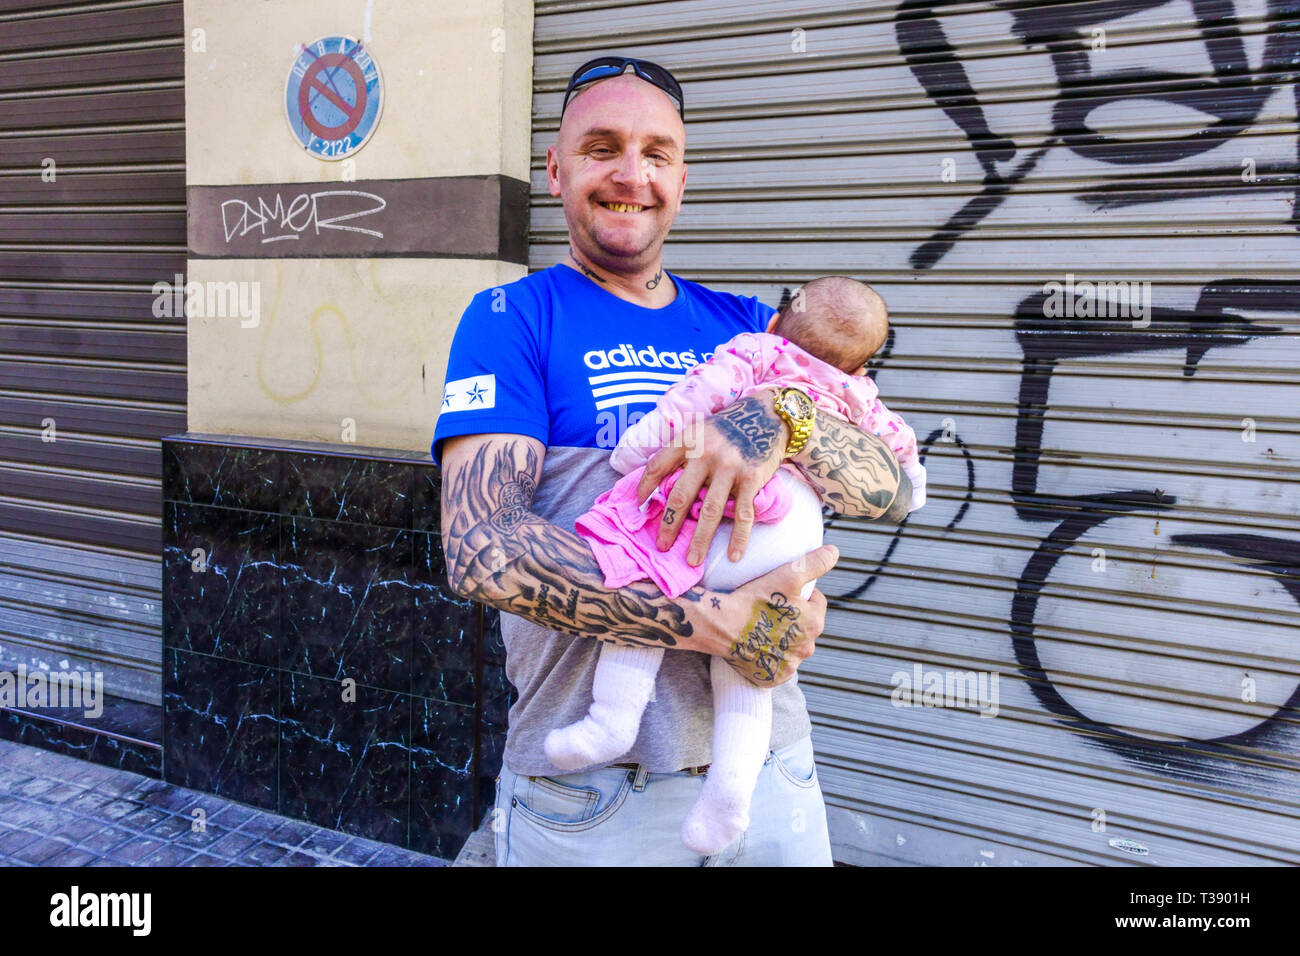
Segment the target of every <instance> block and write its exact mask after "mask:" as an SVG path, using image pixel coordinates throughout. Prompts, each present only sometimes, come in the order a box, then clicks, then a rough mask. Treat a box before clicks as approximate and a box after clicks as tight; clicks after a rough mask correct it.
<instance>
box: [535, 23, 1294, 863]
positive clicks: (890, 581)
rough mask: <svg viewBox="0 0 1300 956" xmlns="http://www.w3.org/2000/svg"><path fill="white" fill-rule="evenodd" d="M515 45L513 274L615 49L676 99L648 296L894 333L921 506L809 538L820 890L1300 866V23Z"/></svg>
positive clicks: (562, 31) (551, 233) (733, 31)
mask: <svg viewBox="0 0 1300 956" xmlns="http://www.w3.org/2000/svg"><path fill="white" fill-rule="evenodd" d="M534 42H535V49H534V56H535V59H534V69H535V88H534V101H533V129H534V135H533V183H532V192H533V195H532V223H531V257H530V267H531V268H533V269H541V268H544V267H546V266H549V265H551V264H553V263H554V262H557V261H558V260H559V259H560V258H562V257H563V255H564V253H565V239H564V236H565V226H564V219H563V214H562V210H561V208H560V206H559V203H558V201H557V200H555V199H553V198H552V197H551V196H550V195H549V194H548V192H547V189H546V177H545V169H544V163H545V151H546V147H547V146H548V145H550V144H551V143H552V142H553V140H554V134H555V130H556V128H557V125H558V115H559V106H560V100H561V97H562V94H563V89H564V83H565V80H566V79H567V75H568V73H569V72H570V71H571V70H572V69H573V67H575V66H576V65H577V64H578V63H580V62H581V61H582V60H583V59H585V58H587V57H589V56H594V55H597V54H598V53H601V52H610V51H622V52H625V53H627V54H629V55H633V56H644V57H647V58H649V59H652V60H655V61H657V62H660V63H663V64H665V65H666V66H668V67H669V68H671V69H673V70H674V71H675V72H676V74H677V76H678V77H679V78H680V79H681V81H682V83H683V86H684V88H685V91H686V97H687V118H688V121H687V159H688V162H689V164H690V171H689V176H688V180H687V192H686V203H685V205H684V206H683V209H682V213H681V215H680V217H679V218H678V221H677V224H676V226H675V228H674V230H673V232H672V234H671V237H670V243H669V246H668V248H667V249H666V251H665V261H666V262H667V264H668V265H669V267H670V268H673V269H674V270H676V271H678V272H680V273H682V274H683V275H686V276H688V277H690V278H692V279H697V280H700V281H703V282H705V283H708V284H710V285H712V286H715V287H718V288H722V289H727V290H730V291H734V292H739V293H744V294H752V295H758V296H759V297H760V298H762V299H763V300H764V301H767V302H769V303H772V304H774V305H775V304H777V303H778V302H779V301H780V300H781V299H782V297H783V296H784V295H786V294H788V290H789V289H790V288H792V287H793V286H796V285H797V284H798V283H800V282H802V281H805V280H807V279H810V278H812V277H815V276H818V275H825V274H830V273H845V274H848V275H853V276H856V277H859V278H862V279H865V280H867V281H869V282H871V283H872V284H873V285H874V286H875V287H876V288H877V289H879V290H880V292H881V293H882V294H883V295H884V297H885V299H886V300H887V302H888V303H889V305H890V309H891V316H892V324H893V329H892V335H891V339H890V342H889V343H888V345H887V347H886V349H885V351H884V353H883V354H882V356H881V360H880V361H879V362H878V363H877V364H878V368H877V370H876V376H877V381H878V383H879V385H880V388H881V395H882V398H883V399H884V400H885V401H886V402H887V403H888V404H889V405H890V406H891V407H892V408H894V409H895V410H897V411H898V412H900V413H901V414H903V415H904V416H905V417H906V418H907V419H908V420H909V422H910V423H911V424H912V426H913V427H914V428H915V429H916V432H917V434H918V436H919V437H921V438H922V439H924V440H925V444H926V446H927V449H928V450H927V462H926V464H927V468H928V469H929V472H930V501H929V504H928V505H927V507H926V508H925V509H924V510H922V511H921V512H919V513H917V514H916V515H914V516H913V517H912V518H911V519H909V521H908V522H907V524H906V526H905V528H904V529H903V530H902V531H901V533H895V532H894V531H893V530H892V529H889V528H885V527H876V526H872V525H871V524H869V523H866V522H861V521H855V520H846V519H836V520H834V521H832V523H831V527H830V529H829V531H828V536H827V539H828V540H829V541H832V542H833V543H835V544H836V545H838V546H839V548H840V551H841V553H842V556H843V557H842V560H841V562H840V565H839V566H838V568H837V569H836V571H835V572H834V573H832V574H831V575H828V576H827V577H826V578H824V579H823V580H822V582H821V587H822V589H823V590H824V591H825V593H826V594H827V596H828V598H830V604H831V610H830V612H829V614H828V621H827V629H826V633H825V635H824V636H823V638H822V639H821V640H820V642H819V644H818V652H817V654H816V655H815V656H814V657H813V658H811V659H810V660H809V661H808V662H807V663H806V664H805V665H804V666H803V667H802V668H801V670H800V675H801V685H802V687H803V688H804V692H805V694H806V696H807V698H808V703H809V709H810V711H811V713H812V717H813V722H814V727H815V729H814V741H815V743H816V746H817V751H818V755H819V767H820V773H821V781H822V786H823V789H824V791H825V794H826V799H827V805H828V812H829V816H830V821H831V831H832V842H833V845H834V848H835V853H836V858H837V859H839V860H842V861H845V862H850V863H870V862H890V863H919V864H935V863H938V864H958V863H965V864H976V865H980V864H990V865H1009V864H1038V863H1067V864H1068V863H1084V864H1088V863H1117V862H1118V863H1137V864H1150V863H1156V864H1225V863H1242V862H1252V863H1267V862H1290V863H1296V862H1300V811H1298V810H1297V806H1296V802H1295V793H1296V792H1297V788H1298V786H1300V711H1298V710H1297V704H1300V664H1298V663H1297V652H1298V651H1300V642H1298V641H1297V637H1296V636H1297V634H1300V470H1298V469H1297V465H1296V463H1297V460H1300V374H1297V373H1300V269H1297V263H1300V236H1297V226H1298V225H1300V213H1298V212H1297V210H1296V205H1295V201H1296V196H1297V189H1298V187H1300V167H1298V165H1297V112H1296V110H1297V96H1298V94H1297V72H1300V3H1297V2H1296V0H1236V2H1233V0H1194V2H1177V3H1158V2H1150V0H1087V2H1077V3H1031V2H1007V0H995V2H983V3H943V2H936V0H904V2H902V3H901V4H900V3H893V2H891V3H843V2H835V0H830V2H827V0H807V2H805V0H779V2H776V0H774V2H763V0H757V2H755V0H690V2H665V3H642V4H628V3H592V2H583V3H573V2H563V0H556V2H549V0H541V2H538V3H537V6H536V21H535V41H534ZM1052 283H1057V284H1058V285H1052ZM1070 283H1074V285H1070ZM1080 283H1113V284H1112V285H1108V286H1096V285H1094V286H1092V287H1091V291H1088V289H1089V287H1088V286H1085V285H1080ZM1131 283H1135V284H1131ZM1067 289H1068V290H1070V292H1071V293H1072V295H1071V298H1070V302H1071V303H1073V307H1072V309H1071V308H1067V307H1066V305H1065V304H1064V296H1065V294H1066V291H1065V290H1067ZM1124 308H1127V309H1128V310H1129V311H1128V312H1125V311H1123V309H1124ZM1102 310H1105V311H1104V312H1103V311H1102ZM918 669H919V677H920V683H921V687H918V688H917V693H916V697H915V698H912V697H910V696H905V695H904V694H903V688H904V686H905V681H904V678H906V683H909V684H910V683H911V681H912V680H913V679H915V677H916V676H918ZM966 673H969V674H971V675H972V676H974V677H976V678H978V677H979V676H980V675H983V677H984V678H985V680H986V684H985V692H986V695H987V697H986V699H985V700H984V701H983V704H984V706H983V708H982V710H983V712H985V713H990V714H991V713H992V712H993V710H994V707H993V706H992V704H993V703H994V702H996V704H997V708H996V716H995V717H993V718H992V719H985V718H984V717H981V716H980V713H981V707H980V701H979V700H978V699H976V700H975V701H968V703H969V704H971V706H959V705H960V704H961V703H962V701H961V700H960V699H959V698H958V696H957V695H959V693H960V692H961V691H962V690H963V689H965V688H964V686H963V685H962V684H961V683H960V678H961V675H963V674H966ZM936 677H937V679H938V680H939V681H940V682H941V683H942V684H944V687H943V689H944V691H945V692H946V691H952V692H953V696H949V697H948V698H946V699H945V698H943V697H935V698H927V697H926V696H924V693H923V691H924V690H926V689H932V688H933V686H934V685H933V683H932V681H933V680H934V679H936ZM995 678H996V683H995V682H994V680H995ZM950 680H951V681H955V682H954V683H951V684H949V683H948V682H949V681H950ZM995 694H996V696H995ZM941 701H942V702H943V703H945V704H947V705H948V706H928V704H932V703H939V702H941ZM904 703H912V704H914V705H915V706H910V707H905V706H901V705H902V704H904Z"/></svg>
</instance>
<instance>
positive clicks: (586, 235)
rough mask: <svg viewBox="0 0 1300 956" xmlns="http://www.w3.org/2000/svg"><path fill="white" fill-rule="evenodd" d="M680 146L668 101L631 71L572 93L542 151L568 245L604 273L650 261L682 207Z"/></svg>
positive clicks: (682, 137)
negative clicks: (554, 134)
mask: <svg viewBox="0 0 1300 956" xmlns="http://www.w3.org/2000/svg"><path fill="white" fill-rule="evenodd" d="M685 149H686V129H685V127H684V126H683V125H682V120H681V117H680V116H679V115H678V114H677V109H676V107H675V106H674V105H673V102H672V100H670V99H669V98H668V97H667V96H666V95H665V94H664V93H663V92H662V91H661V90H659V89H657V88H656V87H654V86H652V85H651V84H649V83H647V82H646V81H645V80H643V79H641V78H640V77H638V76H636V75H635V74H632V73H625V74H623V75H621V76H616V77H611V78H610V79H607V80H601V81H599V82H598V83H594V84H592V85H591V86H590V87H587V88H584V89H583V90H581V91H580V93H579V94H575V97H574V98H573V99H571V100H570V101H569V108H568V109H567V110H566V111H565V113H564V119H563V121H562V123H561V125H560V134H559V137H558V139H557V141H556V144H555V145H554V146H552V147H550V149H548V150H547V151H546V173H547V179H548V181H549V183H550V189H551V195H552V196H560V197H561V198H562V200H563V202H564V218H565V220H566V221H567V222H568V225H569V238H570V241H571V242H572V243H573V245H574V246H575V247H576V248H577V249H579V250H581V252H582V253H583V254H584V255H585V256H586V257H587V258H589V259H590V260H592V261H593V262H595V263H597V264H598V265H601V266H603V267H605V268H607V269H609V270H610V271H615V272H632V271H636V270H639V269H643V268H645V267H647V266H649V265H653V264H654V263H655V261H656V260H657V259H658V257H659V251H660V249H661V248H662V247H663V243H664V239H665V238H666V237H667V235H668V230H669V229H671V228H672V224H673V220H674V219H676V218H677V210H678V209H679V208H681V204H682V194H683V192H684V191H685V188H686V163H685V161H684V159H683V157H684V154H685ZM611 204H622V205H624V206H628V205H630V206H633V207H640V208H639V209H635V208H634V209H633V210H631V211H619V210H615V209H611V208H609V206H610V205H611Z"/></svg>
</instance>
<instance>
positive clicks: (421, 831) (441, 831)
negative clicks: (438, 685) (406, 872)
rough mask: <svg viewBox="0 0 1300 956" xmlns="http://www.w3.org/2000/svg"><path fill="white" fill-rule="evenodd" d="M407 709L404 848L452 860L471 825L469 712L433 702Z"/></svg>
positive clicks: (471, 737)
mask: <svg viewBox="0 0 1300 956" xmlns="http://www.w3.org/2000/svg"><path fill="white" fill-rule="evenodd" d="M412 707H413V713H412V725H411V835H410V842H409V844H408V849H411V850H419V851H420V852H422V853H432V854H434V855H435V856H441V857H452V856H455V855H456V854H457V853H459V852H460V848H461V847H462V846H463V845H464V844H465V840H466V839H468V838H469V835H470V833H471V832H472V831H473V829H474V823H475V821H474V813H473V808H474V735H473V732H472V728H473V725H474V711H473V708H470V707H461V706H458V705H456V704H449V703H445V702H443V701H434V700H418V699H417V700H413V701H412ZM467 729H469V730H470V732H469V733H466V730H467Z"/></svg>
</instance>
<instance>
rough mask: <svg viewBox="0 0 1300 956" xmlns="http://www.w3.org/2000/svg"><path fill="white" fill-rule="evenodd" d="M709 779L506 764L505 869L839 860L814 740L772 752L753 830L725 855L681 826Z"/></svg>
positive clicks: (501, 784) (757, 794)
mask: <svg viewBox="0 0 1300 956" xmlns="http://www.w3.org/2000/svg"><path fill="white" fill-rule="evenodd" d="M703 785H704V777H701V776H691V775H690V774H687V773H646V772H644V771H633V770H627V769H622V768H618V767H605V768H602V769H600V770H590V771H587V772H585V773H571V774H564V775H563V776H558V777H528V776H520V775H518V774H514V773H511V772H510V771H509V770H507V769H505V768H504V767H503V768H502V769H501V775H500V776H499V777H498V778H497V799H496V807H495V809H494V810H493V811H492V829H493V831H494V832H495V837H496V853H497V866H830V865H831V846H830V837H829V835H828V833H827V830H826V805H825V804H824V803H823V802H822V791H821V785H820V784H819V783H818V782H817V768H816V765H815V764H814V762H813V746H812V738H811V737H805V738H804V739H803V740H799V741H796V742H795V743H793V744H790V745H789V746H788V747H782V748H780V749H779V750H773V751H769V752H768V755H767V762H766V763H765V764H764V765H763V770H762V773H760V774H759V777H758V786H757V787H755V789H754V799H753V803H752V804H751V806H750V811H749V818H750V824H749V829H748V830H746V831H745V832H744V833H742V834H741V835H740V836H739V837H737V838H736V840H735V841H734V842H732V844H731V845H730V846H728V847H727V848H726V849H724V850H723V851H722V852H721V853H718V854H716V855H714V856H709V857H702V856H700V855H699V854H697V853H694V852H692V851H691V850H688V849H687V848H686V847H685V846H684V845H683V844H682V840H681V835H680V830H681V825H682V820H683V818H685V816H686V811H687V810H688V809H689V808H690V806H691V804H692V803H694V802H695V798H696V797H697V796H698V795H699V792H700V788H701V787H702V786H703Z"/></svg>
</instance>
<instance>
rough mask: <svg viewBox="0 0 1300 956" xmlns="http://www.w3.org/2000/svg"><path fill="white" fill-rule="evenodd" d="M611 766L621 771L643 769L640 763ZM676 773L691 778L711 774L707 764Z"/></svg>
mask: <svg viewBox="0 0 1300 956" xmlns="http://www.w3.org/2000/svg"><path fill="white" fill-rule="evenodd" d="M610 766H611V767H618V768H619V769H620V770H640V769H642V768H641V764H639V763H612V764H610ZM649 772H650V771H649V770H647V771H646V773H649ZM675 772H676V773H684V774H688V775H689V776H692V777H703V776H704V775H705V774H707V773H708V772H709V765H708V764H707V763H706V764H703V765H702V766H699V767H683V768H682V769H681V770H678V771H675Z"/></svg>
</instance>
